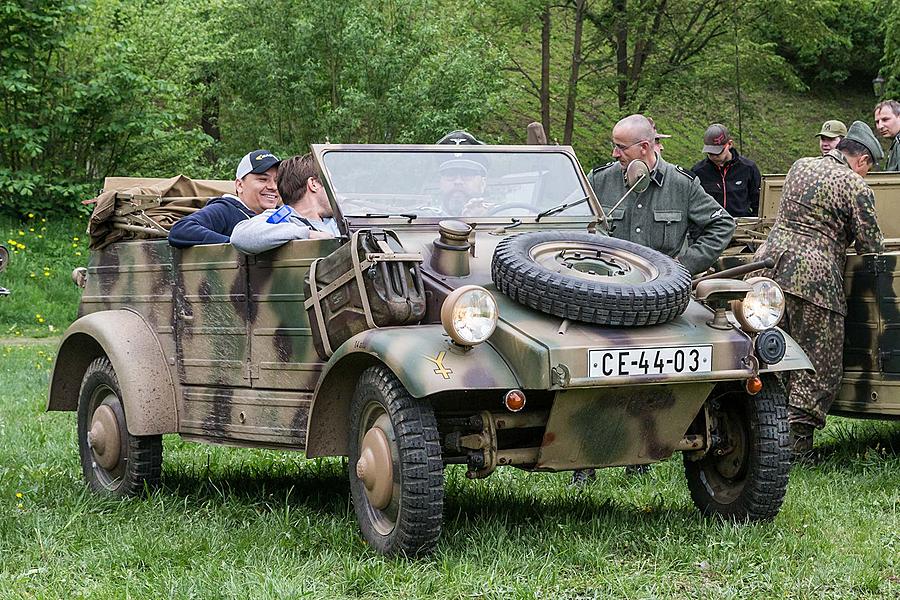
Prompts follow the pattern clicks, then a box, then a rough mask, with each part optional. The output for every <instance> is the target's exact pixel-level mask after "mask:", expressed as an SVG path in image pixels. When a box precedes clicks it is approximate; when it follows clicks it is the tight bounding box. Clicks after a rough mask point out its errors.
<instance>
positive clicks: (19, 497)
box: [16, 492, 24, 500]
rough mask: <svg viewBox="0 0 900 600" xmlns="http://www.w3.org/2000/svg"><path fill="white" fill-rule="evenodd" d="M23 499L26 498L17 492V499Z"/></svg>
mask: <svg viewBox="0 0 900 600" xmlns="http://www.w3.org/2000/svg"><path fill="white" fill-rule="evenodd" d="M23 497H24V496H23V495H22V492H16V498H18V499H19V500H21V499H22V498H23Z"/></svg>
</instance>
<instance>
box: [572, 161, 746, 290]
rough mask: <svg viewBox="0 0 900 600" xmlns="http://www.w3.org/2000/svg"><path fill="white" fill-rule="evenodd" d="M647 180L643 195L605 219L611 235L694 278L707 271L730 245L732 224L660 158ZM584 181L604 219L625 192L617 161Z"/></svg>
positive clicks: (685, 175) (686, 176) (685, 174)
mask: <svg viewBox="0 0 900 600" xmlns="http://www.w3.org/2000/svg"><path fill="white" fill-rule="evenodd" d="M650 178H651V183H650V187H649V188H647V191H645V192H643V193H642V194H638V195H634V196H629V197H628V198H626V199H625V201H624V202H622V204H620V205H619V207H618V208H616V210H615V211H613V213H612V214H611V215H609V218H610V225H611V226H612V227H614V229H613V230H612V231H611V232H610V235H611V236H613V237H617V238H621V239H625V240H630V241H632V242H636V243H638V244H642V245H644V246H649V247H650V248H653V249H654V250H659V251H660V252H662V253H663V254H667V255H669V256H674V257H677V258H678V260H679V261H681V263H682V264H683V265H684V266H685V268H687V270H688V271H690V272H691V273H692V274H697V273H701V272H703V271H705V270H706V269H707V268H709V267H710V266H711V265H712V264H713V263H714V262H715V261H716V259H717V258H719V255H720V254H721V253H722V251H723V250H724V249H725V248H726V247H727V246H728V243H729V242H730V241H731V236H732V235H733V234H734V219H733V218H732V217H731V215H729V214H728V213H727V212H725V209H724V208H722V207H721V206H719V204H718V203H717V202H716V201H715V200H713V199H712V197H711V196H710V195H709V194H707V193H706V192H705V191H703V188H702V187H701V186H700V181H699V180H698V179H697V176H696V175H694V174H693V173H691V172H690V171H686V170H684V169H682V168H681V167H679V166H677V165H673V164H671V163H668V162H666V161H664V160H663V159H662V158H659V157H658V159H657V162H656V167H655V168H654V169H653V172H652V173H651V174H650ZM588 181H589V182H590V184H591V187H592V188H594V193H595V194H597V198H598V199H599V200H600V203H601V204H602V205H603V210H604V211H605V212H606V213H607V214H608V213H609V211H610V209H611V208H612V207H613V206H614V205H615V204H616V202H618V201H619V198H621V197H622V195H623V194H625V192H626V191H627V188H626V187H625V180H624V177H623V174H622V169H621V167H620V166H619V163H618V162H616V161H613V162H611V163H609V164H607V165H604V166H602V167H597V168H596V169H594V170H592V171H591V172H590V173H589V174H588Z"/></svg>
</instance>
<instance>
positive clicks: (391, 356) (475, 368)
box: [306, 325, 519, 457]
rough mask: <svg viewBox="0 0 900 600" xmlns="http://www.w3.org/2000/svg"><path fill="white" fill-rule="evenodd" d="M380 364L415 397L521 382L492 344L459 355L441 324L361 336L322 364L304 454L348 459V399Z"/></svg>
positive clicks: (500, 387)
mask: <svg viewBox="0 0 900 600" xmlns="http://www.w3.org/2000/svg"><path fill="white" fill-rule="evenodd" d="M376 364H383V365H385V366H386V367H388V368H389V369H390V370H391V371H392V372H393V373H394V374H395V375H396V376H397V378H398V379H399V380H400V382H401V383H402V384H403V386H404V387H405V388H406V390H407V391H408V392H409V394H410V395H411V396H413V397H414V398H425V397H427V396H431V395H433V394H437V393H439V392H447V391H453V390H469V389H474V390H489V389H497V390H503V389H507V390H508V389H513V388H517V387H519V382H518V380H517V379H516V377H515V375H513V372H512V371H511V370H510V368H509V365H507V364H506V361H505V360H503V357H502V356H501V355H500V354H499V353H498V352H497V351H496V350H495V349H494V348H492V347H491V346H490V345H488V344H486V343H485V344H479V345H477V346H474V347H472V348H469V349H467V350H463V349H461V348H459V347H457V346H455V345H453V344H452V343H451V342H450V339H449V338H448V337H447V335H446V333H444V329H443V327H441V326H440V325H419V326H415V327H386V328H382V329H370V330H368V331H364V332H362V333H359V334H357V335H355V336H353V337H352V338H350V339H349V340H347V341H346V342H344V343H343V344H342V345H341V346H340V348H338V349H337V351H336V352H335V353H334V355H333V356H332V357H331V358H330V359H329V361H328V363H326V365H325V368H324V369H323V372H322V376H321V378H320V379H319V385H318V386H317V388H316V393H315V396H314V398H313V403H312V406H311V407H310V411H309V421H308V425H307V431H308V432H309V433H308V436H307V442H306V454H307V456H309V457H314V456H335V455H346V454H347V436H348V434H349V423H350V400H351V399H352V397H353V392H354V391H355V390H356V382H357V380H358V379H359V376H360V374H361V373H362V372H363V371H364V370H365V369H366V368H368V367H370V366H372V365H376Z"/></svg>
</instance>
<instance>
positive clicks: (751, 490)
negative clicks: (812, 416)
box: [684, 375, 791, 521]
mask: <svg viewBox="0 0 900 600" xmlns="http://www.w3.org/2000/svg"><path fill="white" fill-rule="evenodd" d="M715 402H716V403H718V405H719V406H720V408H719V409H711V410H713V411H714V412H719V413H720V415H725V418H737V419H738V420H739V422H740V424H741V427H742V429H743V432H744V435H745V436H746V438H745V439H746V441H747V442H748V443H747V447H746V448H745V449H744V452H743V453H742V456H740V457H737V456H735V457H733V459H735V460H737V459H740V461H741V462H742V466H741V468H740V470H739V472H738V473H737V474H736V476H734V477H729V476H726V475H724V474H723V473H722V471H721V469H720V467H719V466H718V465H720V464H724V463H722V462H721V461H728V460H730V459H732V457H730V456H729V455H726V456H715V455H714V453H713V452H710V453H707V455H706V456H704V457H703V458H701V459H700V460H697V461H692V460H691V459H690V455H689V454H687V453H686V454H685V455H684V470H685V474H686V476H687V483H688V489H690V492H691V498H692V499H693V501H694V504H695V505H696V506H697V508H699V509H700V512H702V513H703V514H704V515H706V516H719V517H723V518H726V519H729V520H734V521H768V520H771V519H773V518H775V516H776V515H777V514H778V511H779V510H780V509H781V504H782V502H783V501H784V494H785V491H786V490H787V484H788V475H789V474H790V470H791V439H790V429H789V426H788V418H787V413H788V410H787V394H786V393H785V390H784V387H783V386H782V385H781V382H779V381H778V379H777V378H776V377H775V376H774V375H767V376H764V377H763V389H762V391H761V392H759V394H757V395H755V396H751V395H750V394H748V393H746V392H745V391H744V390H743V389H740V388H735V389H734V390H733V391H729V392H727V393H725V394H723V395H721V396H718V397H716V399H715Z"/></svg>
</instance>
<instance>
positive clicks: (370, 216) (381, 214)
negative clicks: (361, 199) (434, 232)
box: [349, 213, 419, 223]
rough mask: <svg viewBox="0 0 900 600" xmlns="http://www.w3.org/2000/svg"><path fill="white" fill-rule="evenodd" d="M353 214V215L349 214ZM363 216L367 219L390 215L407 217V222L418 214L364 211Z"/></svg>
mask: <svg viewBox="0 0 900 600" xmlns="http://www.w3.org/2000/svg"><path fill="white" fill-rule="evenodd" d="M349 216H351V217H352V216H353V215H349ZM363 217H365V218H367V219H390V218H391V217H403V218H404V219H409V220H408V221H407V222H408V223H412V222H413V221H415V220H416V219H418V218H419V215H417V214H415V213H366V214H364V215H363Z"/></svg>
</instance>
